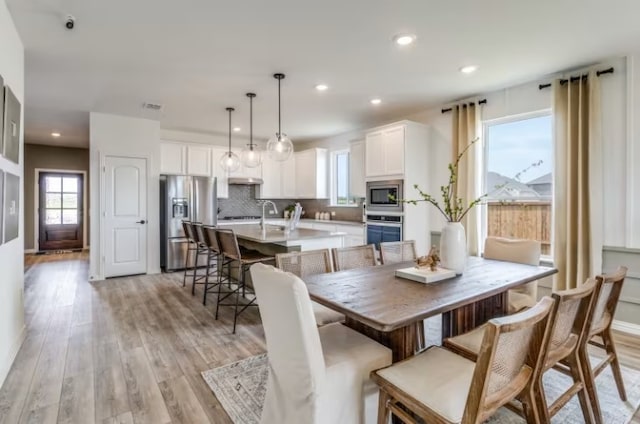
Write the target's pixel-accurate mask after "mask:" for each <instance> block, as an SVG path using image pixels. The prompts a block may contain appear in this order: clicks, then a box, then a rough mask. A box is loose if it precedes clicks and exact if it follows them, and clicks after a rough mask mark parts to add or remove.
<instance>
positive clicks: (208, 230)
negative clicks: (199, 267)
mask: <svg viewBox="0 0 640 424" xmlns="http://www.w3.org/2000/svg"><path fill="white" fill-rule="evenodd" d="M201 231H202V237H203V239H204V240H205V244H206V245H207V248H208V249H209V257H208V260H207V274H206V275H207V277H206V278H205V281H204V295H203V297H202V304H203V305H206V304H207V294H208V293H214V290H215V288H216V287H217V286H218V284H222V283H223V282H224V281H227V280H228V277H227V278H226V279H225V280H223V279H222V273H221V272H220V268H221V266H222V263H221V262H223V260H224V258H223V256H222V251H221V250H220V244H219V243H218V235H217V231H218V230H217V229H216V228H215V227H212V226H204V225H203V226H202V227H201ZM210 277H215V283H214V282H211V281H210Z"/></svg>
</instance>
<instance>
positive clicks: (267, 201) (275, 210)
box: [260, 200, 278, 230]
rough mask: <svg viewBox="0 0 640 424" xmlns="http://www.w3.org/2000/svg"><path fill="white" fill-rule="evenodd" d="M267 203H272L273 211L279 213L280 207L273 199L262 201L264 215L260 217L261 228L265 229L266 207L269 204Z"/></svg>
mask: <svg viewBox="0 0 640 424" xmlns="http://www.w3.org/2000/svg"><path fill="white" fill-rule="evenodd" d="M267 203H269V204H271V206H272V207H273V212H274V213H278V207H277V206H276V204H275V203H273V202H272V201H271V200H264V201H263V202H262V217H261V218H260V228H261V229H263V230H264V229H265V228H266V226H265V224H264V207H265V206H266V205H267Z"/></svg>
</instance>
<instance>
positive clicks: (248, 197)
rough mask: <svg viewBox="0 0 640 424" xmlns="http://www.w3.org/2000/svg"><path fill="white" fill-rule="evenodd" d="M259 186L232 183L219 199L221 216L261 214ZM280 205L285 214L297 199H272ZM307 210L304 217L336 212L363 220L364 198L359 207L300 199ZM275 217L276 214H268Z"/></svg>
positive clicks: (336, 217)
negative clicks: (227, 191)
mask: <svg viewBox="0 0 640 424" xmlns="http://www.w3.org/2000/svg"><path fill="white" fill-rule="evenodd" d="M256 189H257V186H254V185H230V186H229V198H228V199H218V207H219V208H220V213H219V214H218V217H219V218H224V217H227V216H260V215H261V214H262V205H261V204H260V203H259V202H260V199H256ZM272 201H273V202H274V203H275V204H276V206H277V207H278V215H277V216H278V217H279V218H281V217H283V216H284V209H285V208H286V207H287V206H289V205H291V204H293V203H295V202H296V200H295V199H275V200H272ZM299 202H300V204H301V205H302V208H303V209H304V211H305V214H304V216H303V218H307V219H314V218H315V213H316V212H335V215H333V216H332V217H331V219H333V220H339V221H358V222H360V221H362V199H360V201H359V202H358V205H359V207H352V208H349V207H330V206H329V199H317V200H315V199H308V200H299ZM267 217H271V218H273V217H274V215H267Z"/></svg>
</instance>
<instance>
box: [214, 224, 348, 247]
mask: <svg viewBox="0 0 640 424" xmlns="http://www.w3.org/2000/svg"><path fill="white" fill-rule="evenodd" d="M224 227H225V228H229V229H231V230H233V232H234V233H235V234H236V237H238V238H239V239H245V240H250V241H253V242H258V243H278V244H280V243H283V244H286V245H292V244H295V242H297V241H301V240H313V239H322V238H327V237H342V236H344V235H345V234H344V233H341V232H331V231H321V230H312V229H307V228H298V229H297V230H295V231H291V232H290V233H288V234H285V232H284V230H283V229H282V227H281V226H278V225H269V224H267V227H266V228H265V230H264V231H263V230H262V229H261V228H260V225H258V224H246V223H245V224H238V225H234V224H232V225H225V226H224Z"/></svg>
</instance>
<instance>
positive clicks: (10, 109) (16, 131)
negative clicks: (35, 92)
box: [2, 85, 22, 163]
mask: <svg viewBox="0 0 640 424" xmlns="http://www.w3.org/2000/svg"><path fill="white" fill-rule="evenodd" d="M21 115H22V105H21V104H20V102H19V101H18V98H17V97H16V96H15V94H13V91H11V88H10V87H9V86H8V85H6V86H5V87H4V131H3V134H4V140H3V141H4V142H3V146H2V155H3V156H4V157H5V158H7V159H9V160H10V161H12V162H15V163H18V162H19V160H20V119H21Z"/></svg>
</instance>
